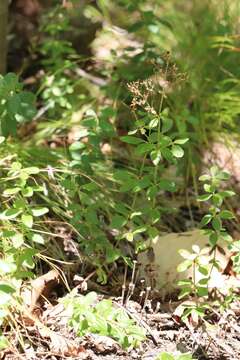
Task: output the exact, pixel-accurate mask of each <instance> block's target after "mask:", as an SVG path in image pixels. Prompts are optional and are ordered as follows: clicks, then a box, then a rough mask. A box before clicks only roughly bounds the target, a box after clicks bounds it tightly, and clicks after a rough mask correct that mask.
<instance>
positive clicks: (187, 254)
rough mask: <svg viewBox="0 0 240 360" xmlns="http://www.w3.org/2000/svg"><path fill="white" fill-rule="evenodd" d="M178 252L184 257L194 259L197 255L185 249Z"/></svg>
mask: <svg viewBox="0 0 240 360" xmlns="http://www.w3.org/2000/svg"><path fill="white" fill-rule="evenodd" d="M178 252H179V254H180V255H181V256H182V257H183V258H184V259H187V260H193V259H194V258H195V255H193V254H191V253H190V252H189V251H187V250H185V249H180V250H179V251H178Z"/></svg>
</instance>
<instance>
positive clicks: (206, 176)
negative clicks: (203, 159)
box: [199, 175, 211, 181]
mask: <svg viewBox="0 0 240 360" xmlns="http://www.w3.org/2000/svg"><path fill="white" fill-rule="evenodd" d="M209 180H211V176H210V175H202V176H200V177H199V181H209Z"/></svg>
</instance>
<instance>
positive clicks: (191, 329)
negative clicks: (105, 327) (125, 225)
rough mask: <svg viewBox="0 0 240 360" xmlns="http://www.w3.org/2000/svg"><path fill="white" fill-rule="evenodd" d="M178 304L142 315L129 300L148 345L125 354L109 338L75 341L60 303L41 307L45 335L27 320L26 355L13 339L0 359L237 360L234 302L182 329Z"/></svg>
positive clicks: (239, 326) (238, 316)
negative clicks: (162, 357)
mask: <svg viewBox="0 0 240 360" xmlns="http://www.w3.org/2000/svg"><path fill="white" fill-rule="evenodd" d="M100 298H102V295H101V296H100ZM113 301H114V302H115V303H116V304H120V302H121V300H120V298H118V299H113ZM181 303H182V302H181ZM181 303H180V302H172V303H171V302H165V303H162V304H161V305H160V308H159V306H158V307H157V308H155V310H154V309H152V308H151V301H150V302H149V304H150V305H149V304H148V305H147V306H146V307H145V308H144V309H142V308H141V306H140V305H139V304H138V303H137V302H135V301H132V300H130V301H129V302H128V304H127V305H126V306H125V308H126V311H127V313H128V314H130V316H131V314H132V315H133V316H134V319H137V322H138V323H139V325H141V326H143V327H144V328H145V330H146V332H147V339H146V341H144V342H143V343H142V344H141V346H140V347H138V348H137V349H129V350H128V351H124V350H123V349H122V348H121V347H120V346H119V344H118V343H117V342H116V341H115V340H113V339H111V338H109V337H105V336H101V335H97V334H89V335H86V336H83V337H77V336H76V334H75V333H74V331H73V330H72V329H71V328H70V327H69V326H68V314H67V312H66V310H65V309H64V306H63V305H62V303H61V302H60V303H57V304H56V305H55V306H53V305H50V304H45V305H44V308H45V309H44V310H43V311H42V313H41V315H40V316H39V320H40V321H41V323H43V324H44V325H45V326H46V327H47V329H48V331H49V333H48V331H47V332H46V331H45V330H44V329H43V328H41V326H39V322H36V323H34V321H33V322H32V321H26V319H25V325H24V330H22V331H21V335H22V338H23V339H24V349H20V347H19V339H18V337H16V334H15V333H14V334H12V344H11V347H12V348H11V349H8V350H6V351H5V352H4V353H2V354H0V359H4V360H17V359H21V360H22V359H26V360H60V359H78V360H88V359H92V360H130V359H136V360H140V359H141V360H156V358H157V356H158V355H159V354H160V353H161V352H169V353H172V354H180V353H186V352H189V353H191V354H192V356H193V358H194V359H199V360H220V359H221V360H225V359H226V360H228V359H229V360H230V359H231V360H238V359H240V302H239V301H238V300H236V301H235V302H234V303H233V304H232V305H231V308H230V309H228V310H224V311H222V313H221V314H220V313H217V312H216V313H214V314H213V313H211V314H209V316H208V317H206V321H204V322H203V321H200V320H199V319H194V320H193V319H189V321H188V322H187V323H183V322H182V321H181V319H180V317H179V313H180V311H181V310H179V309H180V304H181ZM120 306H121V305H120ZM14 349H15V350H14Z"/></svg>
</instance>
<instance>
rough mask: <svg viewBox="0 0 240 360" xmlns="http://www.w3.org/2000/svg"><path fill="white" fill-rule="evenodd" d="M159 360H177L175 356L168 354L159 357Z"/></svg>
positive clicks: (164, 353)
mask: <svg viewBox="0 0 240 360" xmlns="http://www.w3.org/2000/svg"><path fill="white" fill-rule="evenodd" d="M157 360H175V359H174V356H173V355H171V354H169V353H167V352H163V353H161V354H160V355H158V358H157Z"/></svg>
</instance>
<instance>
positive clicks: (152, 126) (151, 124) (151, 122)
mask: <svg viewBox="0 0 240 360" xmlns="http://www.w3.org/2000/svg"><path fill="white" fill-rule="evenodd" d="M158 123H159V119H158V118H155V119H152V120H151V121H150V123H149V125H148V127H149V129H153V128H155V127H157V126H158Z"/></svg>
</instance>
